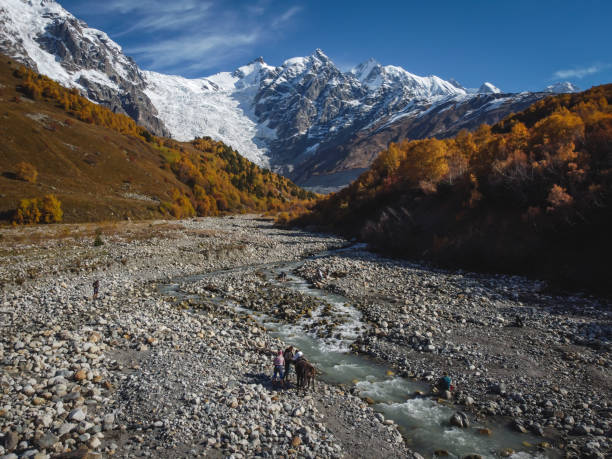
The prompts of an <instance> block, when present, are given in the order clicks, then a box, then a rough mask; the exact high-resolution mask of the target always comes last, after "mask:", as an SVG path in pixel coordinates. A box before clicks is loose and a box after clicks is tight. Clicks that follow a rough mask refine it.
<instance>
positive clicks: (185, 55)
mask: <svg viewBox="0 0 612 459" xmlns="http://www.w3.org/2000/svg"><path fill="white" fill-rule="evenodd" d="M257 39H258V33H257V32H252V33H249V34H232V35H209V36H200V37H190V36H183V37H179V38H176V39H170V40H163V41H158V42H154V43H151V44H147V45H143V46H139V47H133V48H130V49H128V52H129V53H130V54H133V55H134V56H135V57H136V58H138V59H142V60H143V61H144V62H145V63H146V65H147V66H148V67H151V68H154V69H170V68H173V67H176V66H178V65H179V64H184V65H185V68H186V69H189V70H197V69H199V68H206V67H210V66H211V65H216V64H219V63H222V62H223V57H224V56H227V55H228V53H229V52H230V51H231V50H232V49H233V48H235V47H238V46H244V45H248V44H252V43H255V42H256V41H257Z"/></svg>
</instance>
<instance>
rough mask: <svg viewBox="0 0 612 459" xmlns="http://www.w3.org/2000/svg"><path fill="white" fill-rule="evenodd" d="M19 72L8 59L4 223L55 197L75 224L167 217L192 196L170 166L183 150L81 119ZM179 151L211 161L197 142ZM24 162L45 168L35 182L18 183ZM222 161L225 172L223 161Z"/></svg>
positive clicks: (1, 64)
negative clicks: (30, 201)
mask: <svg viewBox="0 0 612 459" xmlns="http://www.w3.org/2000/svg"><path fill="white" fill-rule="evenodd" d="M18 67H19V64H18V63H15V62H13V61H11V59H9V58H7V57H4V56H1V55H0V120H1V122H0V221H5V222H7V221H9V220H10V219H11V217H12V214H13V211H14V209H15V208H16V207H17V206H18V203H19V201H20V199H22V198H31V197H41V196H43V195H45V194H49V193H52V194H55V195H56V196H57V197H58V198H59V200H60V201H61V202H62V208H63V210H64V221H67V222H76V221H100V220H117V219H125V218H136V219H142V218H154V217H159V216H160V215H161V214H160V212H159V201H172V191H173V190H174V189H178V190H180V191H181V193H184V194H185V195H187V196H192V190H191V187H189V186H187V185H186V184H183V183H181V182H180V181H179V180H178V178H177V177H176V175H175V174H174V173H173V172H172V170H171V169H170V168H169V167H168V165H169V164H168V163H170V162H172V161H173V160H175V159H176V157H178V156H180V154H179V153H178V151H176V150H169V149H167V148H164V147H160V146H158V145H157V143H155V142H151V143H149V142H146V141H145V140H144V139H142V138H141V137H137V136H133V135H124V134H120V133H118V132H115V131H113V130H111V129H108V128H105V127H102V126H97V125H95V124H88V123H85V122H83V121H79V120H78V119H76V118H75V117H74V116H71V115H70V114H68V113H67V112H65V111H64V109H63V108H60V107H59V105H58V104H57V103H56V102H53V101H50V100H47V99H42V100H41V99H38V100H32V99H30V98H28V97H26V96H25V95H24V94H23V93H22V91H21V90H20V89H21V88H20V85H21V84H22V83H23V81H22V80H20V79H19V78H17V77H16V76H15V74H14V71H15V69H17V68H18ZM178 145H179V147H180V148H181V149H182V150H183V152H184V153H185V154H186V155H189V156H192V157H194V158H201V157H203V155H202V152H201V151H198V150H196V149H195V148H194V146H193V145H192V144H190V143H180V144H178ZM20 161H26V162H28V163H31V164H33V165H34V166H35V167H36V169H37V170H38V172H39V176H38V180H37V182H36V183H35V184H30V183H26V182H24V181H21V180H17V179H16V178H15V175H14V172H15V166H16V164H17V163H19V162H20ZM214 163H215V165H216V166H215V167H223V161H221V160H220V161H216V162H214ZM164 165H165V167H164ZM274 176H275V174H274ZM226 177H227V176H226ZM275 177H276V176H275ZM275 177H272V178H271V180H273V181H274V183H277V184H278V195H279V196H284V197H283V198H282V199H283V201H291V200H293V199H294V197H293V196H292V195H290V194H288V192H287V190H288V189H291V191H292V193H295V190H294V188H295V189H297V188H296V187H295V186H294V185H293V184H291V183H290V182H289V181H288V180H286V179H284V178H281V177H278V178H275ZM285 182H286V183H285ZM228 189H233V188H232V185H231V184H229V182H226V183H225V191H227V190H228ZM243 195H244V193H243ZM139 197H140V199H139ZM147 198H148V199H147ZM232 210H234V211H236V210H237V209H232ZM242 210H252V209H248V208H245V209H242Z"/></svg>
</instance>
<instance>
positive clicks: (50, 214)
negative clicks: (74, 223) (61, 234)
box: [40, 194, 64, 223]
mask: <svg viewBox="0 0 612 459" xmlns="http://www.w3.org/2000/svg"><path fill="white" fill-rule="evenodd" d="M40 213H41V218H42V221H43V222H44V223H59V222H61V221H62V218H63V217H64V211H63V210H62V203H61V202H60V201H59V199H57V198H56V197H55V196H54V195H52V194H48V195H46V196H45V197H44V198H43V199H42V201H41V203H40Z"/></svg>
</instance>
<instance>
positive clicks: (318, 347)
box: [161, 249, 558, 458]
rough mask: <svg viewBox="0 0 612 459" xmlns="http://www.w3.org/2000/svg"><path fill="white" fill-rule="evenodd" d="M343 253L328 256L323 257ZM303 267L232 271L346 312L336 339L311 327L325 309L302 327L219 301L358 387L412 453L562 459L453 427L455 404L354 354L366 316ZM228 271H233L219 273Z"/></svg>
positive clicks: (506, 436)
mask: <svg viewBox="0 0 612 459" xmlns="http://www.w3.org/2000/svg"><path fill="white" fill-rule="evenodd" d="M342 250H347V249H342ZM349 250H350V249H349ZM337 252H338V251H335V252H325V253H322V254H319V255H317V257H322V256H328V255H329V254H331V253H337ZM301 263H302V262H288V263H276V264H265V265H259V266H251V267H248V268H237V269H233V270H231V271H240V270H241V269H243V270H244V269H249V270H253V269H257V270H259V271H262V272H263V273H264V274H265V275H266V278H267V280H268V281H269V282H270V283H272V284H275V285H277V286H282V287H283V288H290V289H294V290H296V291H299V292H301V293H303V294H307V295H312V296H315V297H317V298H320V299H322V300H325V301H326V302H327V303H329V304H331V305H332V306H333V309H334V312H335V313H339V314H341V315H342V316H343V318H344V323H343V324H341V325H340V326H339V327H338V328H336V329H335V331H334V337H329V338H321V337H320V336H317V334H316V332H314V331H312V329H311V327H310V326H311V325H312V323H314V322H315V321H316V320H317V318H318V317H319V315H320V312H321V311H320V310H319V311H314V313H313V315H312V317H308V318H306V317H305V318H303V319H300V321H299V322H298V323H294V324H288V323H284V322H279V321H278V320H276V319H274V318H271V317H269V316H267V315H265V314H262V313H259V312H257V311H252V310H249V309H246V308H243V307H241V306H240V305H237V304H235V303H233V302H231V301H228V300H223V299H219V300H218V301H220V302H224V304H225V305H226V306H230V307H232V308H233V309H235V310H236V312H242V313H245V314H251V315H252V316H254V317H255V318H256V319H257V320H258V321H259V322H260V323H262V324H263V325H264V326H265V327H266V328H267V329H268V331H269V332H270V334H271V335H273V336H276V337H278V338H280V339H281V340H282V341H284V342H285V343H287V344H291V345H293V346H294V347H296V348H298V349H300V350H301V351H303V352H304V354H305V356H306V357H307V358H308V360H309V361H311V362H313V363H314V364H315V366H316V367H317V368H318V369H319V370H320V371H321V372H322V376H321V377H322V379H324V380H325V381H326V382H329V383H333V384H346V385H349V386H352V385H355V387H356V389H357V391H358V392H359V395H360V396H362V397H369V398H371V399H372V400H373V401H374V403H375V404H374V405H373V408H374V409H375V410H376V411H379V412H380V413H382V414H383V415H384V416H385V418H386V419H392V420H393V421H395V422H396V423H397V424H398V425H399V426H400V428H401V430H402V433H403V434H404V436H405V438H406V440H407V442H408V444H409V446H410V447H411V449H413V450H415V451H418V452H420V453H421V454H424V455H425V456H429V457H431V455H432V454H433V453H434V451H436V450H445V451H447V452H448V454H449V457H463V456H465V455H468V454H479V455H481V456H482V457H489V458H494V457H500V454H501V452H502V451H503V450H506V449H508V448H510V449H512V450H514V451H516V453H514V454H513V455H512V456H511V457H514V458H530V457H541V458H552V457H558V454H557V452H555V451H553V450H546V452H539V451H536V450H535V449H534V447H533V446H532V445H537V444H538V443H540V442H541V441H542V439H537V438H535V437H532V436H530V435H526V434H519V433H517V432H514V431H513V430H510V429H508V428H506V427H505V426H503V425H501V424H498V423H495V422H488V423H487V424H486V425H484V424H483V425H480V424H475V425H472V426H471V427H470V428H467V429H462V428H458V427H453V426H451V425H450V424H449V419H450V417H451V416H452V415H453V413H455V412H456V411H457V409H455V408H453V407H452V406H451V405H450V404H446V403H438V401H437V400H434V399H431V398H429V397H423V396H419V395H415V394H417V391H420V392H425V393H427V392H428V390H429V386H428V385H426V384H424V383H419V382H416V381H413V380H411V379H408V378H401V377H397V376H394V375H393V373H392V372H391V371H389V369H388V368H386V367H385V366H384V365H382V364H380V363H377V362H375V361H373V360H371V359H369V358H367V357H364V356H360V355H356V354H351V353H349V352H348V351H349V347H350V344H351V343H352V341H353V340H355V339H356V338H357V337H358V336H359V334H360V333H361V331H363V329H364V328H365V325H364V324H363V322H362V321H361V313H360V312H359V311H358V310H357V309H356V308H353V307H351V305H350V302H349V301H348V300H347V299H346V298H344V297H342V296H340V295H336V294H334V293H330V292H327V291H325V290H320V289H316V288H313V287H312V286H311V285H310V284H309V283H308V282H307V281H306V280H304V279H302V278H300V277H298V276H296V275H294V274H293V271H294V270H295V268H297V267H298V266H300V265H301ZM222 272H228V271H220V272H218V273H222ZM218 273H215V272H213V273H207V274H203V275H199V276H191V277H186V278H181V279H179V280H178V282H179V283H174V284H166V285H165V286H163V287H162V288H161V290H162V292H164V293H168V294H172V295H174V296H180V284H181V283H182V284H184V283H189V282H194V281H197V280H201V279H203V278H207V277H212V276H214V275H215V274H218ZM338 333H339V335H338ZM481 428H488V429H490V430H491V432H492V434H491V435H482V434H480V433H479V429H481Z"/></svg>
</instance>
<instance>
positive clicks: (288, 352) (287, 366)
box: [283, 346, 293, 381]
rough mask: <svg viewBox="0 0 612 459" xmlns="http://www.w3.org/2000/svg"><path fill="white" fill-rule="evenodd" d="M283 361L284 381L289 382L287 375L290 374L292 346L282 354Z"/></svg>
mask: <svg viewBox="0 0 612 459" xmlns="http://www.w3.org/2000/svg"><path fill="white" fill-rule="evenodd" d="M283 357H284V359H285V376H284V377H283V380H284V381H289V374H290V373H291V362H292V361H293V346H289V347H288V348H287V349H285V352H284V353H283Z"/></svg>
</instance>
